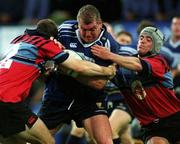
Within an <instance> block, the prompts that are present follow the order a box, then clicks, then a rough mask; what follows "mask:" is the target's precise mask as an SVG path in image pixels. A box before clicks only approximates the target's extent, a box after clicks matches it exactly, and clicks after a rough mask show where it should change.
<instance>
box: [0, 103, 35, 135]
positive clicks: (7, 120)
mask: <svg viewBox="0 0 180 144" xmlns="http://www.w3.org/2000/svg"><path fill="white" fill-rule="evenodd" d="M0 115H1V116H0V135H2V136H4V137H8V136H11V135H13V134H16V133H19V132H22V131H24V130H25V125H27V126H28V127H29V128H31V127H32V126H33V125H34V123H35V122H36V120H37V118H38V117H37V116H36V115H35V114H34V113H32V112H31V110H29V108H28V107H27V106H26V105H25V104H24V103H4V102H0Z"/></svg>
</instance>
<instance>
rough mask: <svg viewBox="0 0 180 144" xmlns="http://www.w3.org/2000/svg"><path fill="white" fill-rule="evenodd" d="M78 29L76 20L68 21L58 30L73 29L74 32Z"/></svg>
mask: <svg viewBox="0 0 180 144" xmlns="http://www.w3.org/2000/svg"><path fill="white" fill-rule="evenodd" d="M77 28H78V22H77V21H76V20H67V21H64V22H63V23H62V24H61V25H60V26H59V27H58V29H59V30H61V29H72V30H76V29H77Z"/></svg>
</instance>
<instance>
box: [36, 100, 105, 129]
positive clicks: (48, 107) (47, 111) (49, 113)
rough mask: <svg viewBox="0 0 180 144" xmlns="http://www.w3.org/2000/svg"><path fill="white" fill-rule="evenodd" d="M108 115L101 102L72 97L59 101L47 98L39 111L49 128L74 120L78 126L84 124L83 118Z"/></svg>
mask: <svg viewBox="0 0 180 144" xmlns="http://www.w3.org/2000/svg"><path fill="white" fill-rule="evenodd" d="M99 114H103V115H107V111H106V109H105V107H104V106H103V105H102V103H101V102H99V103H98V104H97V103H96V102H95V101H91V100H88V101H85V100H79V99H72V100H71V101H57V100H51V99H46V100H44V101H43V103H42V106H41V109H40V111H39V113H38V115H39V117H40V118H41V119H42V120H43V121H44V123H45V124H46V126H47V127H48V129H53V128H56V127H57V126H59V125H60V124H63V123H67V124H69V123H70V122H71V120H74V121H75V122H76V124H77V126H78V127H82V126H83V123H82V122H83V120H85V119H87V118H89V117H91V116H94V115H99Z"/></svg>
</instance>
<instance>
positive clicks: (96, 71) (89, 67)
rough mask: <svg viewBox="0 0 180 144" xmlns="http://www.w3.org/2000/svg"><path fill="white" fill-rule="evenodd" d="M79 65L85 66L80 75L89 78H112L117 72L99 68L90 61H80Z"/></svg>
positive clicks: (111, 69) (108, 68)
mask: <svg viewBox="0 0 180 144" xmlns="http://www.w3.org/2000/svg"><path fill="white" fill-rule="evenodd" d="M79 65H84V69H83V70H82V71H80V72H79V73H80V74H82V75H87V76H112V75H114V74H115V70H114V71H113V68H110V67H104V66H99V65H97V64H95V63H91V62H88V61H80V63H79Z"/></svg>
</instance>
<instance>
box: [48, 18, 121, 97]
mask: <svg viewBox="0 0 180 144" xmlns="http://www.w3.org/2000/svg"><path fill="white" fill-rule="evenodd" d="M77 24H78V23H77V21H75V20H74V21H65V22H64V23H63V24H61V25H60V26H59V31H58V38H57V39H58V40H59V41H60V42H61V43H62V44H63V45H64V46H65V48H66V49H71V50H74V51H76V52H77V53H78V54H79V55H80V56H81V57H82V58H83V59H85V60H88V61H91V62H94V63H96V64H99V65H102V66H107V65H109V64H111V62H110V61H107V60H102V59H100V58H98V57H95V56H94V55H93V54H92V52H91V46H92V45H94V44H98V45H101V46H105V47H107V48H108V49H109V50H111V51H112V52H114V53H116V52H117V49H119V44H118V43H117V42H116V41H115V40H114V39H113V38H112V36H111V35H110V34H109V33H108V32H107V31H106V28H105V27H103V28H102V31H101V33H100V36H99V37H98V39H97V40H96V41H94V42H92V43H89V44H85V43H83V42H82V41H81V39H80V36H79V30H78V26H77ZM58 77H60V76H55V75H54V76H53V77H52V78H51V80H50V81H49V82H48V83H47V89H46V94H45V98H50V99H58V100H61V99H62V100H63V97H65V96H62V95H63V93H66V95H67V94H69V95H71V96H72V93H73V94H75V93H77V95H78V96H80V95H81V94H82V95H83V96H84V97H85V96H86V97H87V94H89V95H96V94H97V93H99V91H98V90H97V91H96V90H92V89H91V88H89V87H87V86H84V85H82V84H80V83H78V82H76V80H74V79H72V78H70V77H68V76H67V78H65V76H62V77H63V78H58ZM60 79H61V80H60ZM62 79H64V81H63V80H62ZM61 83H62V84H63V85H61ZM82 90H83V91H82ZM84 90H86V92H84ZM87 91H88V92H87ZM48 93H49V94H50V93H53V95H49V94H48ZM80 93H81V94H80ZM66 98H67V97H66Z"/></svg>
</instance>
